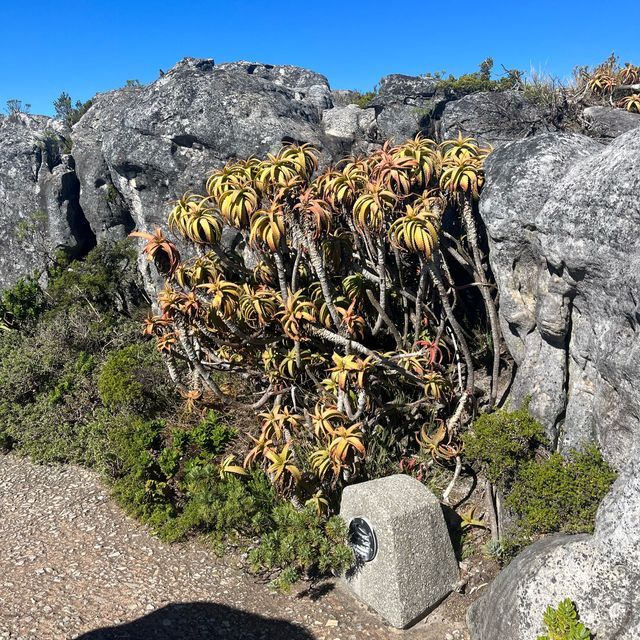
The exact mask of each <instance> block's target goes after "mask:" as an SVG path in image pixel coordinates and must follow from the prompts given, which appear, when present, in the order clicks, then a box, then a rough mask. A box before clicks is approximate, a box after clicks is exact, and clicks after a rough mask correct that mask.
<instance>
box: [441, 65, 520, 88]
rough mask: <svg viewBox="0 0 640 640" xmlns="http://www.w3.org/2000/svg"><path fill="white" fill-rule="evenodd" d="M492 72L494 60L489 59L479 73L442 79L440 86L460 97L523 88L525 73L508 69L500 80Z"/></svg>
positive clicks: (481, 66) (480, 66)
mask: <svg viewBox="0 0 640 640" xmlns="http://www.w3.org/2000/svg"><path fill="white" fill-rule="evenodd" d="M492 71H493V59H492V58H487V59H486V60H483V61H482V62H481V63H480V65H479V69H478V71H475V72H474V73H466V74H463V75H461V76H458V77H457V78H456V77H455V76H453V75H449V77H448V78H446V79H440V83H441V84H440V86H441V88H443V89H445V90H447V89H448V90H450V91H453V92H454V93H455V94H456V95H459V96H462V95H468V94H470V93H477V92H478V91H507V90H508V89H520V88H522V76H523V73H522V72H521V71H518V70H517V69H508V70H506V72H505V75H504V76H502V77H501V78H498V79H493V78H491V73H492ZM434 77H437V76H434Z"/></svg>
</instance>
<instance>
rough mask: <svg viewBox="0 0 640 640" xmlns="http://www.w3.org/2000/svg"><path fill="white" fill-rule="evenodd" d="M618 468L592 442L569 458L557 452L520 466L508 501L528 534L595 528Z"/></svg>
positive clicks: (573, 531) (569, 531) (520, 527)
mask: <svg viewBox="0 0 640 640" xmlns="http://www.w3.org/2000/svg"><path fill="white" fill-rule="evenodd" d="M615 478H616V474H615V472H614V471H613V470H612V469H611V467H610V466H609V465H608V464H607V462H606V461H605V460H604V459H603V458H602V454H601V453H600V452H599V451H598V449H597V448H596V447H595V446H594V445H591V446H589V447H586V448H585V449H584V450H583V451H572V452H571V453H570V454H569V456H568V458H567V459H566V460H565V459H564V458H563V457H562V456H561V455H560V454H559V453H553V454H552V455H551V456H550V457H549V458H548V459H547V460H543V461H535V460H531V461H528V462H526V463H524V464H523V465H522V467H521V468H520V469H519V471H518V473H517V476H516V478H515V481H514V482H513V486H512V487H511V490H510V492H509V495H508V497H507V505H508V506H509V507H511V508H512V509H513V511H514V512H515V513H516V515H518V516H519V518H520V520H519V525H518V526H519V529H520V530H521V531H522V532H523V533H524V534H526V535H529V536H530V535H534V534H541V533H549V532H553V531H564V532H566V533H582V532H591V531H593V526H594V521H595V516H596V511H597V509H598V505H599V504H600V502H601V501H602V499H603V498H604V496H605V495H606V494H607V492H608V491H609V489H610V488H611V484H612V483H613V481H614V480H615Z"/></svg>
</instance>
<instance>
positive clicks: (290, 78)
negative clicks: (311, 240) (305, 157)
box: [73, 59, 331, 239]
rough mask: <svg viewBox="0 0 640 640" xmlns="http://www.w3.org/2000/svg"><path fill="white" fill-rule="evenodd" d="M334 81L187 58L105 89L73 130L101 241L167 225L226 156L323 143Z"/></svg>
mask: <svg viewBox="0 0 640 640" xmlns="http://www.w3.org/2000/svg"><path fill="white" fill-rule="evenodd" d="M330 99H331V96H330V91H329V87H328V84H327V82H326V80H325V79H324V78H323V77H322V76H319V75H318V74H314V73H312V72H309V71H306V70H304V69H297V68H295V67H272V66H270V65H251V64H249V63H233V64H228V65H220V66H214V65H213V62H212V61H210V60H194V59H186V60H183V61H182V62H181V63H179V64H178V65H176V66H175V67H174V68H173V69H171V71H169V72H168V73H166V74H165V75H164V76H163V77H161V78H159V79H158V80H156V81H155V82H153V83H152V84H150V85H148V86H144V87H132V88H125V89H121V90H118V91H114V92H111V93H107V94H102V95H99V96H98V97H97V98H96V100H95V102H94V105H93V106H92V107H91V109H90V110H89V111H88V112H87V114H86V115H85V116H84V117H83V118H82V119H81V121H80V122H79V123H78V124H77V125H76V126H75V127H74V131H73V136H74V156H75V158H76V162H77V168H78V175H79V177H80V182H81V184H82V195H81V202H82V205H83V208H84V209H85V211H87V216H88V219H89V222H90V224H91V227H92V228H93V229H94V232H95V233H96V236H97V237H98V239H101V238H103V237H107V238H108V237H122V236H124V234H125V233H127V232H128V231H130V230H131V229H133V227H134V226H136V227H137V228H139V229H150V228H155V227H157V226H161V225H164V222H165V219H166V215H167V209H168V204H169V202H170V201H171V200H173V199H175V198H176V197H179V196H180V195H182V194H183V193H184V192H186V191H189V190H191V191H194V192H197V193H201V192H203V191H204V182H205V180H206V177H207V175H208V174H209V173H210V172H211V171H212V170H213V169H216V168H220V167H222V166H223V165H224V164H225V163H226V162H227V161H229V160H234V159H236V158H243V157H248V156H250V155H258V156H263V155H265V154H266V153H273V152H275V151H277V150H278V149H279V148H280V146H281V145H282V144H283V143H284V142H287V141H295V142H308V143H311V144H314V145H316V146H318V147H320V148H322V149H327V148H330V147H331V141H330V140H328V139H327V137H326V136H325V134H324V132H323V130H322V127H321V124H320V123H321V111H322V107H324V106H328V105H330Z"/></svg>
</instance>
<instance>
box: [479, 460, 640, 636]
mask: <svg viewBox="0 0 640 640" xmlns="http://www.w3.org/2000/svg"><path fill="white" fill-rule="evenodd" d="M637 453H638V450H636V454H637ZM639 519H640V465H638V463H637V462H636V461H634V462H633V463H632V464H631V465H630V466H629V467H628V468H627V469H626V470H625V472H624V473H623V474H622V475H621V476H620V478H619V479H618V480H617V481H616V483H615V484H614V486H613V489H612V491H611V492H610V494H609V495H608V496H607V498H605V501H604V502H603V503H602V504H601V506H600V509H599V511H598V517H597V520H596V532H595V534H594V535H593V536H587V535H577V536H564V535H557V536H549V537H546V538H544V539H542V540H540V541H539V542H537V543H535V544H533V545H531V546H530V547H528V548H527V549H526V550H525V551H524V552H523V553H521V554H520V555H519V556H518V557H517V558H516V559H515V560H513V561H512V562H511V564H509V566H507V567H506V568H505V569H503V571H502V572H501V573H500V574H499V575H498V576H497V578H496V579H495V580H494V582H493V583H492V584H491V586H490V587H489V591H488V593H487V594H486V595H484V596H483V597H482V598H481V599H480V600H478V601H477V602H476V603H475V604H474V605H473V606H472V607H471V609H470V610H469V613H468V616H467V622H468V624H469V628H470V630H471V636H472V638H473V640H496V638H500V640H536V638H537V637H538V636H539V634H540V633H542V631H543V628H542V616H543V613H544V611H545V609H546V608H547V607H548V606H549V605H551V606H554V607H556V606H557V605H558V603H559V602H560V601H561V600H564V599H565V598H570V599H571V600H573V601H574V602H575V603H576V606H577V609H578V612H579V614H580V619H581V620H582V621H583V622H584V623H585V624H586V625H587V626H588V627H589V628H590V629H591V631H592V632H594V633H596V637H597V638H598V640H637V638H640V593H639V592H638V588H637V583H638V574H639V572H640V551H639V549H640V529H639V528H638V526H637V523H638V520H639Z"/></svg>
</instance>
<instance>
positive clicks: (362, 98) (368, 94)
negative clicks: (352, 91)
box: [354, 86, 378, 109]
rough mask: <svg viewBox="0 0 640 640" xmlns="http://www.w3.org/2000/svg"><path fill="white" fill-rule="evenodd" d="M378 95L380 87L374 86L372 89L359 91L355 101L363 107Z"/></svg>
mask: <svg viewBox="0 0 640 640" xmlns="http://www.w3.org/2000/svg"><path fill="white" fill-rule="evenodd" d="M377 97H378V87H377V86H376V87H374V88H373V89H372V90H371V91H365V92H364V93H360V92H358V95H357V97H356V99H355V101H354V104H357V105H358V106H359V107H360V108H361V109H364V108H365V107H367V106H369V104H370V103H371V101H372V100H373V99H374V98H377Z"/></svg>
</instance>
